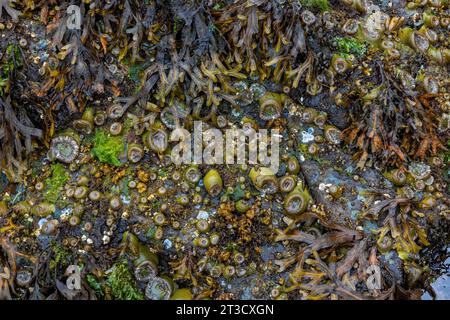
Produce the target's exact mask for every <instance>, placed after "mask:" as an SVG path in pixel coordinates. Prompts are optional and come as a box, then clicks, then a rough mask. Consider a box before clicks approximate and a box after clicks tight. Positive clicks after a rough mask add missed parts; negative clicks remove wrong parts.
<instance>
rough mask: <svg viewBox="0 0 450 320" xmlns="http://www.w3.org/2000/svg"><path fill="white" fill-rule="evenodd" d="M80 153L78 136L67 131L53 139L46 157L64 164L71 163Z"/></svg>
mask: <svg viewBox="0 0 450 320" xmlns="http://www.w3.org/2000/svg"><path fill="white" fill-rule="evenodd" d="M79 152H80V136H79V135H78V134H77V133H76V132H75V131H73V130H71V129H67V130H65V131H64V132H62V133H60V134H58V135H57V136H56V137H55V138H53V140H52V143H51V145H50V149H49V153H48V156H49V158H50V159H55V160H58V161H61V162H64V163H72V162H73V161H74V160H75V159H76V158H77V157H78V154H79Z"/></svg>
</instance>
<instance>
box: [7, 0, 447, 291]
mask: <svg viewBox="0 0 450 320" xmlns="http://www.w3.org/2000/svg"><path fill="white" fill-rule="evenodd" d="M402 3H404V1H393V2H392V3H391V2H390V5H387V3H384V2H383V3H378V2H377V1H369V0H272V1H269V0H235V1H231V0H229V1H228V0H227V1H204V0H188V1H183V0H169V1H162V0H151V1H138V0H113V1H100V0H83V1H81V0H79V1H71V2H70V4H69V3H68V2H67V1H59V0H53V1H33V0H28V1H25V2H24V3H18V2H14V1H2V0H0V32H1V33H2V36H3V35H4V37H3V38H2V40H0V49H1V51H0V154H1V157H0V168H1V175H0V178H1V179H0V192H1V193H0V299H3V298H6V299H10V298H20V299H57V298H65V299H69V300H73V299H90V298H92V299H93V298H97V299H185V300H190V299H207V298H214V299H225V298H247V299H248V298H254V299H259V298H272V299H388V298H414V297H417V294H418V291H420V290H422V291H423V290H428V291H432V289H431V287H430V286H429V284H428V280H427V279H428V278H430V276H431V273H432V272H434V271H433V270H430V268H429V267H428V265H427V264H428V263H429V261H426V260H425V259H423V257H424V256H426V255H427V250H432V249H427V248H434V243H433V241H431V240H430V239H435V238H437V237H441V238H445V237H446V236H447V237H448V231H449V228H448V217H449V208H448V206H449V198H448V194H449V189H448V182H449V181H448V180H449V177H448V172H446V170H447V171H448V169H447V168H446V166H448V160H449V156H448V154H446V152H448V151H447V149H446V148H447V146H448V143H449V142H448V141H449V138H450V137H449V119H450V114H449V101H450V100H449V92H448V84H449V83H448V81H449V79H448V63H449V57H450V54H449V48H448V45H449V43H448V37H447V36H446V34H447V33H448V28H449V24H448V21H449V15H448V10H449V2H448V1H447V0H420V1H411V2H408V3H404V5H403V4H402ZM69 5H70V6H71V8H69ZM74 7H75V8H78V10H79V11H78V12H77V13H76V14H78V15H80V17H82V19H81V21H77V19H75V20H73V18H74V16H73V15H72V14H71V13H70V11H71V9H73V8H74ZM3 9H4V10H3ZM75 18H77V17H75ZM29 21H33V24H32V25H33V28H31V27H30V24H29V23H27V22H29ZM77 22H80V23H79V24H78V25H77ZM4 39H6V40H4ZM199 121H201V123H202V125H203V127H204V128H203V129H204V130H205V132H213V133H217V136H218V135H219V134H220V135H221V134H222V133H224V132H225V130H227V129H231V128H237V127H242V128H243V129H242V131H241V132H242V133H244V134H245V133H248V132H251V131H252V130H255V131H258V130H261V131H259V132H263V130H267V129H271V130H277V132H278V135H277V136H276V137H280V139H281V145H280V148H279V168H278V171H276V170H274V169H273V168H272V167H270V166H269V165H268V164H267V163H263V162H264V161H263V160H268V159H267V158H268V157H273V156H277V154H276V153H277V152H278V151H277V150H275V149H271V150H269V152H268V154H267V155H265V156H264V155H262V154H259V155H258V158H257V159H258V160H259V161H260V162H258V163H253V162H251V161H249V162H245V163H231V164H230V163H228V162H227V163H226V164H218V163H206V162H205V163H202V162H201V161H198V160H199V159H197V158H195V157H194V160H193V161H191V162H190V163H180V164H175V163H172V161H171V154H172V151H174V149H176V148H177V147H178V146H177V144H176V142H177V141H180V140H177V138H178V139H184V140H185V141H189V144H188V145H192V146H193V148H194V150H195V149H196V148H202V147H204V148H205V150H208V148H209V147H210V145H211V140H210V138H211V137H209V136H208V135H206V134H205V132H204V133H203V135H202V138H201V140H200V141H197V140H195V138H194V139H192V140H190V139H191V138H188V137H187V136H184V135H175V134H174V133H179V132H186V131H187V132H190V131H194V130H195V129H196V125H197V124H196V123H198V122H199ZM181 129H182V130H184V131H179V130H181ZM206 130H207V131H206ZM212 139H213V140H212V141H214V142H216V143H217V140H214V138H212ZM216 139H217V137H216ZM258 139H259V143H260V145H259V146H260V147H261V146H263V147H264V148H266V149H267V147H268V146H272V142H273V139H275V136H268V135H263V134H262V133H259V134H258ZM243 140H244V149H246V150H247V149H248V150H250V149H251V146H252V143H253V142H254V141H253V140H252V138H251V137H250V138H249V139H248V140H245V139H243ZM239 153H240V150H238V149H234V148H233V149H232V151H229V150H227V153H226V154H224V157H226V158H228V157H230V158H233V159H234V158H235V157H237V156H238V155H239ZM217 156H218V155H217V154H215V157H217ZM4 180H6V181H9V184H4V183H3V181H4ZM436 230H444V232H443V235H442V236H440V235H437V231H436ZM441 232H442V231H441ZM446 246H448V243H446ZM37 257H38V258H37ZM94 257H95V259H94ZM79 265H83V273H82V276H83V281H82V283H83V286H82V288H81V289H78V290H71V289H70V288H69V287H67V283H66V282H65V280H66V278H67V272H66V269H67V268H72V267H74V266H75V267H76V266H79ZM373 267H378V268H379V269H380V270H381V273H382V283H381V284H380V287H379V288H377V289H375V290H374V289H373V288H372V287H371V286H370V285H368V282H367V279H368V277H369V275H368V273H367V270H369V269H371V268H373ZM30 270H33V271H30ZM49 270H51V272H52V274H54V275H56V277H57V281H56V283H53V282H52V281H51V280H49V279H50V277H48V276H47V274H48V272H49ZM53 278H54V277H53ZM15 284H16V285H17V288H16V289H15V290H14V291H12V290H10V288H13V287H14V285H15ZM425 284H426V285H425ZM31 286H33V288H35V290H27V288H28V287H31ZM244 288H252V289H251V290H250V291H248V290H244Z"/></svg>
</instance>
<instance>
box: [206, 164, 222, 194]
mask: <svg viewBox="0 0 450 320" xmlns="http://www.w3.org/2000/svg"><path fill="white" fill-rule="evenodd" d="M203 184H204V185H205V189H206V191H208V193H209V194H210V195H211V196H212V197H216V196H218V195H219V194H220V192H222V188H223V181H222V177H221V176H220V173H219V172H218V171H217V170H214V169H211V170H209V171H208V172H207V173H206V175H205V176H204V177H203Z"/></svg>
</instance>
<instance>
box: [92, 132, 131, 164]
mask: <svg viewBox="0 0 450 320" xmlns="http://www.w3.org/2000/svg"><path fill="white" fill-rule="evenodd" d="M93 142H94V147H93V148H92V150H91V152H92V154H93V155H94V156H95V157H96V158H97V159H98V160H100V161H101V162H105V163H109V164H111V165H114V166H117V167H119V166H121V165H122V163H121V162H120V161H119V159H118V156H119V154H120V153H122V152H123V150H124V143H123V138H122V137H119V136H117V137H116V136H111V135H110V134H108V133H107V132H106V131H104V130H98V131H97V132H96V133H95V136H94V139H93Z"/></svg>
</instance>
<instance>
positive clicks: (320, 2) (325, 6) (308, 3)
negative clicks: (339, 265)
mask: <svg viewBox="0 0 450 320" xmlns="http://www.w3.org/2000/svg"><path fill="white" fill-rule="evenodd" d="M300 2H301V4H302V5H303V6H305V7H306V8H315V9H319V10H320V11H328V10H330V4H329V3H328V0H301V1H300Z"/></svg>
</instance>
